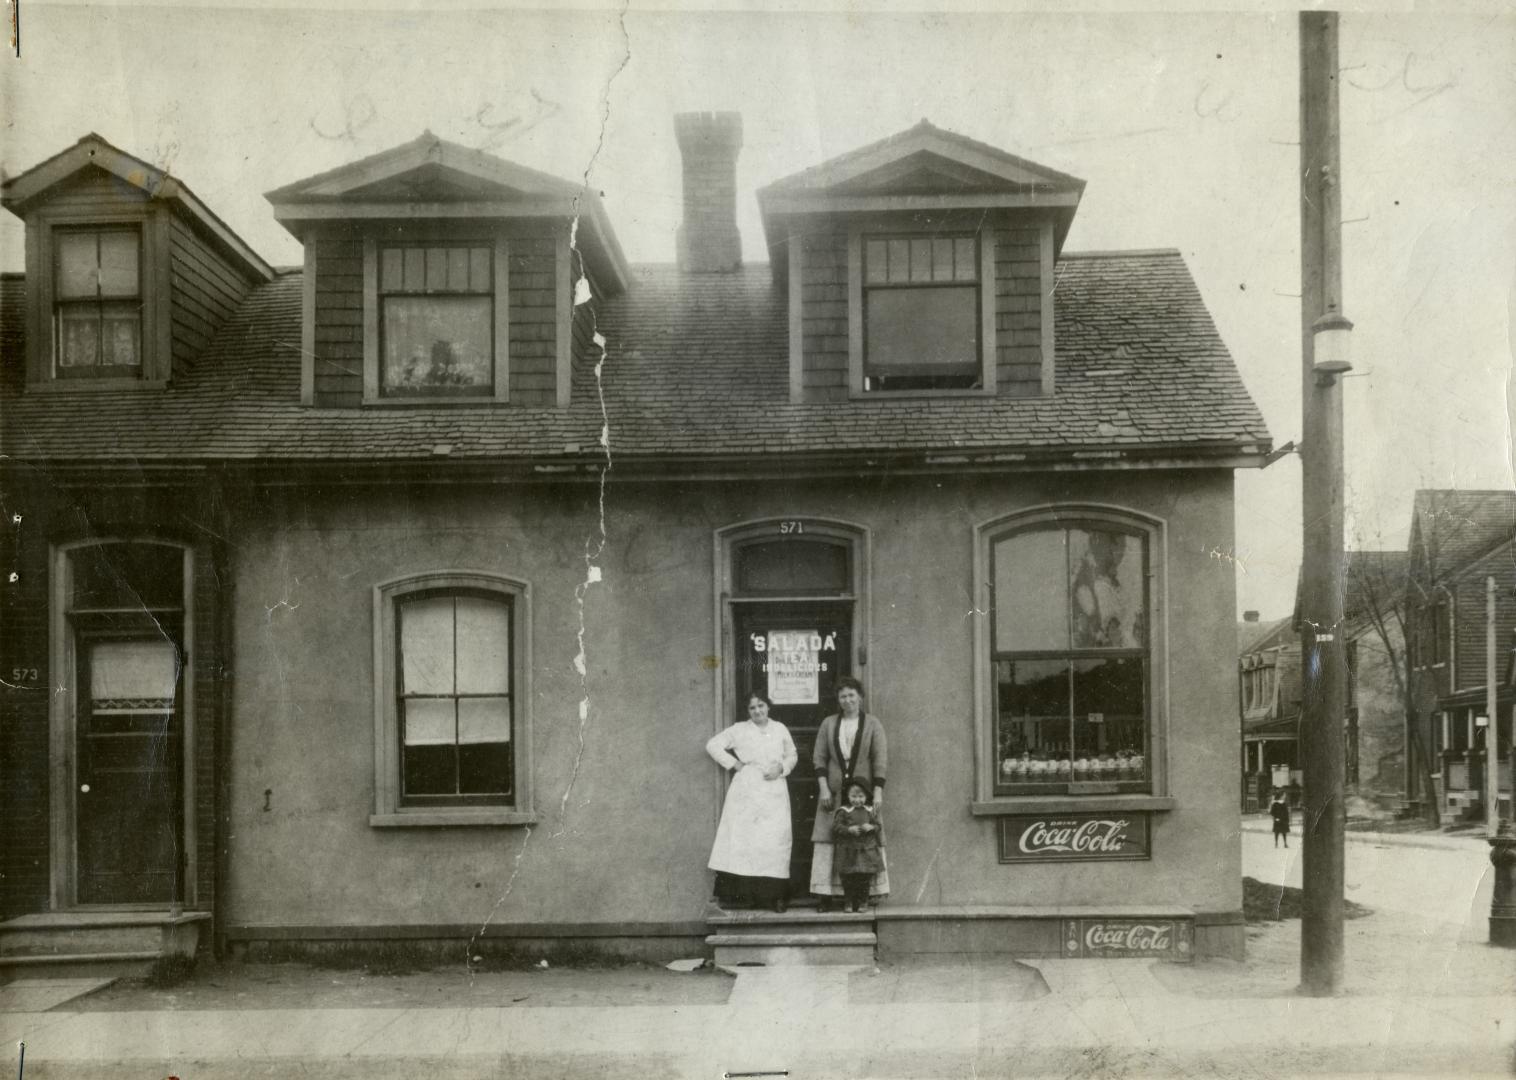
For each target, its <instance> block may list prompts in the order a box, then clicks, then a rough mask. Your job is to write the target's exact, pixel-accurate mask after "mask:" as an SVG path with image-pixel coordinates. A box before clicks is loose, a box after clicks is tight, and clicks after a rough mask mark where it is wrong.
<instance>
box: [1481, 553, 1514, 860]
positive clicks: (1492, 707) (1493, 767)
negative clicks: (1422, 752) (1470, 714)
mask: <svg viewBox="0 0 1516 1080" xmlns="http://www.w3.org/2000/svg"><path fill="white" fill-rule="evenodd" d="M1495 668H1496V663H1495V579H1494V578H1493V577H1487V578H1485V579H1484V825H1485V831H1486V832H1487V833H1488V834H1489V835H1490V836H1494V835H1495V834H1496V833H1498V832H1499V831H1500V711H1499V710H1500V702H1499V698H1500V695H1499V691H1498V690H1497V689H1496V685H1495V680H1496V679H1497V678H1499V673H1498V672H1497V671H1496V670H1495ZM1512 760H1513V761H1516V759H1512ZM1513 768H1516V766H1513ZM1513 775H1516V774H1513ZM1513 790H1516V788H1513Z"/></svg>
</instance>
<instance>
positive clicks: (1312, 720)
mask: <svg viewBox="0 0 1516 1080" xmlns="http://www.w3.org/2000/svg"><path fill="white" fill-rule="evenodd" d="M1337 72H1338V64H1337V13H1336V12H1335V11H1310V12H1302V13H1301V15H1300V284H1301V291H1300V295H1301V300H1300V314H1301V356H1302V360H1303V364H1302V370H1303V382H1302V396H1301V405H1302V411H1303V423H1302V430H1303V431H1304V440H1303V441H1304V443H1305V446H1304V448H1303V449H1302V451H1301V465H1302V474H1303V475H1302V485H1301V488H1302V502H1303V524H1304V530H1303V533H1304V535H1303V540H1304V550H1303V557H1302V565H1301V579H1302V586H1303V587H1302V589H1301V601H1300V607H1301V612H1300V615H1301V625H1300V644H1301V650H1302V656H1303V658H1304V668H1305V670H1304V673H1303V675H1304V693H1303V695H1302V714H1301V744H1302V749H1303V751H1304V761H1303V762H1302V765H1303V770H1304V773H1305V784H1304V788H1305V791H1304V795H1305V807H1304V811H1305V812H1304V821H1303V823H1302V832H1303V834H1304V841H1305V843H1304V852H1303V858H1302V862H1301V869H1302V879H1303V884H1304V890H1303V898H1302V905H1301V920H1300V990H1301V992H1302V993H1304V994H1309V995H1311V996H1315V997H1325V996H1328V995H1331V994H1335V993H1337V991H1338V990H1339V989H1340V988H1341V986H1342V966H1343V965H1342V906H1343V905H1342V899H1343V826H1344V823H1345V820H1346V812H1345V809H1344V806H1343V718H1344V717H1345V715H1346V706H1347V665H1346V663H1345V660H1346V650H1345V648H1344V646H1345V643H1344V641H1343V638H1342V588H1343V565H1342V564H1343V556H1342V533H1343V476H1342V386H1341V384H1340V383H1339V382H1338V376H1340V375H1342V374H1343V373H1344V372H1346V371H1348V370H1349V369H1350V368H1351V365H1350V364H1349V362H1348V340H1349V336H1350V332H1351V330H1352V327H1353V324H1352V323H1351V322H1349V321H1348V320H1347V318H1346V317H1345V316H1344V315H1343V313H1342V173H1341V169H1340V167H1339V165H1340V161H1339V148H1338V113H1337V104H1338V102H1337V89H1338V78H1337Z"/></svg>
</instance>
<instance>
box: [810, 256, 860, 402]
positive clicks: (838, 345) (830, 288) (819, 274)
mask: <svg viewBox="0 0 1516 1080" xmlns="http://www.w3.org/2000/svg"><path fill="white" fill-rule="evenodd" d="M847 263H848V253H847V233H846V232H844V231H842V230H841V229H837V230H833V231H821V232H814V233H807V234H805V235H804V236H802V237H801V243H800V304H801V307H800V342H801V368H800V370H801V385H802V386H803V387H804V392H805V398H806V400H807V401H845V400H847V396H848V296H847V292H848V280H847V272H848V265H847Z"/></svg>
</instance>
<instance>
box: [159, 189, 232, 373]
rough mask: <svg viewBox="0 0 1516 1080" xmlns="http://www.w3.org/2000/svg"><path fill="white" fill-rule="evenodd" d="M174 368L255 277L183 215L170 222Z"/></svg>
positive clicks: (194, 352)
mask: <svg viewBox="0 0 1516 1080" xmlns="http://www.w3.org/2000/svg"><path fill="white" fill-rule="evenodd" d="M169 242H170V249H169V270H170V274H171V278H172V283H173V295H172V297H171V298H170V301H169V304H170V310H171V312H172V318H173V354H174V360H173V369H174V373H175V374H176V375H177V374H180V373H182V372H184V371H186V370H188V369H189V366H190V365H191V364H193V363H194V362H195V359H196V358H197V357H198V356H199V355H200V354H201V353H202V352H203V351H204V350H205V347H206V346H207V345H209V344H210V342H211V339H212V338H213V337H214V336H215V334H216V331H217V330H219V329H220V328H221V326H222V324H223V323H225V322H226V320H227V319H228V318H230V317H231V316H232V315H233V314H234V313H235V312H236V310H237V308H238V307H239V306H241V304H242V301H243V300H244V299H245V298H246V297H247V293H248V289H249V288H250V287H251V282H250V281H249V280H248V279H247V277H246V276H245V275H243V274H242V273H240V272H239V271H237V270H234V269H233V268H232V267H231V266H230V265H229V264H228V263H227V262H226V260H225V259H223V258H222V257H221V256H220V255H218V254H217V253H216V251H215V250H214V249H213V248H212V247H211V246H210V245H209V244H207V243H206V242H205V241H204V240H203V239H201V238H200V237H199V236H197V235H196V234H195V232H194V230H192V229H191V228H190V227H189V225H187V224H185V223H184V222H183V221H181V220H179V218H177V217H175V218H173V219H171V222H170V225H169Z"/></svg>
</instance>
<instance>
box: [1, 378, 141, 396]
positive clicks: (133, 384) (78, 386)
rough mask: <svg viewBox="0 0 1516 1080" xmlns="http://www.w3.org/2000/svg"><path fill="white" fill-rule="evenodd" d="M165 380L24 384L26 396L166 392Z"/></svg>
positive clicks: (51, 381) (67, 380)
mask: <svg viewBox="0 0 1516 1080" xmlns="http://www.w3.org/2000/svg"><path fill="white" fill-rule="evenodd" d="M166 389H168V380H167V379H48V380H46V381H45V382H29V383H27V384H26V392H27V393H28V394H75V393H78V394H89V393H94V392H96V391H102V390H103V391H109V392H111V393H117V392H119V391H122V390H166Z"/></svg>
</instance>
